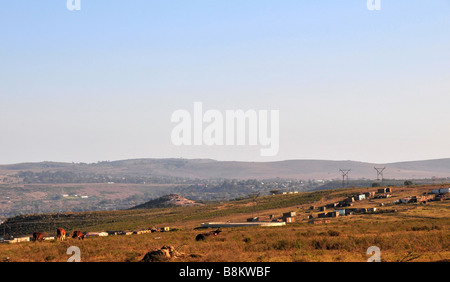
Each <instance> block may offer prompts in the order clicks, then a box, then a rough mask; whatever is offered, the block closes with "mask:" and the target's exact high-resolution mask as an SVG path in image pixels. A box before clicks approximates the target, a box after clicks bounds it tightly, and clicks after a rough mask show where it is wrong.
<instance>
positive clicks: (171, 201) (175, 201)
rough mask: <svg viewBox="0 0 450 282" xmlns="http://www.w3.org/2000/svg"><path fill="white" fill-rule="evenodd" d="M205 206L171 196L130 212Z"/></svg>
mask: <svg viewBox="0 0 450 282" xmlns="http://www.w3.org/2000/svg"><path fill="white" fill-rule="evenodd" d="M201 205H203V204H201V203H197V202H195V201H192V200H189V199H186V198H184V197H181V196H180V195H177V194H170V195H165V196H162V197H160V198H158V199H154V200H150V201H148V202H146V203H143V204H141V205H138V206H135V207H132V208H130V210H139V209H154V208H168V207H190V206H201Z"/></svg>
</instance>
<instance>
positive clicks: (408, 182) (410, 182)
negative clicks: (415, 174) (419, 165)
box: [403, 180, 413, 186]
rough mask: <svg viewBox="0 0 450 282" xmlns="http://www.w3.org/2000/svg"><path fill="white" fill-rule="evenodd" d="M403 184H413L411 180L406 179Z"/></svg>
mask: <svg viewBox="0 0 450 282" xmlns="http://www.w3.org/2000/svg"><path fill="white" fill-rule="evenodd" d="M403 184H405V186H410V185H413V183H412V181H411V180H406V181H405V182H404V183H403Z"/></svg>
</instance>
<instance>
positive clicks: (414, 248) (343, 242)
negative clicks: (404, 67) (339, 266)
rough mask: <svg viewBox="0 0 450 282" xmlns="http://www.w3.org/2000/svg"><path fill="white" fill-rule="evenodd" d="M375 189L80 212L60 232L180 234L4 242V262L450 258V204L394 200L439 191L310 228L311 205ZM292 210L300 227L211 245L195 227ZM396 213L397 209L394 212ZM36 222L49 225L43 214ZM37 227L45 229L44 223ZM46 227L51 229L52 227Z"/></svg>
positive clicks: (0, 253) (236, 235)
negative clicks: (152, 256)
mask: <svg viewBox="0 0 450 282" xmlns="http://www.w3.org/2000/svg"><path fill="white" fill-rule="evenodd" d="M368 189H369V190H370V189H373V188H356V189H346V190H326V191H320V192H311V193H299V194H292V195H274V196H266V197H261V198H258V199H257V202H256V204H254V202H253V201H252V200H251V199H245V200H239V201H228V202H225V203H221V204H220V203H216V204H209V205H205V206H201V207H196V206H194V207H176V208H163V209H149V210H133V211H111V212H93V213H74V214H73V215H71V216H68V215H67V217H66V218H65V220H62V219H61V222H57V220H56V219H54V220H53V224H54V227H55V231H56V226H58V227H61V226H60V225H63V224H67V225H65V227H67V229H68V230H73V228H77V229H80V230H86V231H103V230H138V229H141V228H150V227H163V226H170V227H171V228H176V229H175V230H176V231H171V232H153V233H147V234H142V235H130V236H124V235H118V236H108V237H89V238H86V239H85V240H75V239H68V240H66V241H62V242H61V241H54V240H50V241H44V242H24V243H18V244H0V260H7V261H42V262H45V261H49V262H58V261H66V260H67V259H68V258H69V256H70V255H67V254H66V251H67V248H68V247H69V246H77V247H79V248H80V251H81V260H82V261H94V262H103V261H115V262H126V261H128V262H138V261H141V260H142V259H143V258H144V256H145V255H146V254H147V253H148V252H151V251H154V250H159V249H161V248H162V247H163V246H173V247H174V248H175V249H176V250H177V251H179V252H181V253H183V254H186V255H184V256H182V257H180V258H176V259H174V260H176V261H194V262H217V261H219V262H240V261H242V262H248V261H251V262H297V261H298V262H300V261H306V262H310V261H311V262H319V261H329V262H334V261H340V262H341V261H343V262H347V261H356V262H364V261H367V260H368V259H369V258H370V256H371V255H368V254H367V249H368V248H369V247H371V246H376V247H378V248H379V249H380V250H381V260H382V261H387V262H397V261H398V262H400V261H402V262H407V261H414V262H416V261H449V259H450V232H449V226H450V217H449V214H450V201H449V200H445V201H436V202H429V203H427V204H425V205H422V204H417V203H414V204H398V205H394V204H393V203H392V202H393V200H395V199H398V198H400V197H404V196H407V195H410V194H417V193H423V192H426V191H429V190H431V189H433V186H421V187H408V188H396V190H394V193H393V197H392V198H388V199H376V200H364V201H361V202H360V203H358V205H361V206H362V205H365V206H379V210H380V211H385V212H379V213H373V214H354V215H352V216H345V217H338V218H332V219H331V222H330V223H328V224H310V223H308V219H307V216H308V215H313V216H314V217H315V216H316V215H317V212H316V211H315V210H311V209H310V206H311V205H315V206H318V205H323V204H326V203H329V202H333V201H337V200H340V199H343V198H344V197H346V195H347V194H352V193H360V192H361V191H367V190H368ZM381 203H383V207H381V205H380V204H381ZM355 205H356V204H355ZM290 210H292V211H296V213H297V217H296V222H294V223H290V224H287V225H286V226H282V227H240V228H223V229H222V232H221V233H220V235H218V236H209V237H208V238H207V239H206V240H204V241H196V240H195V237H196V236H197V235H198V234H199V233H202V232H205V231H202V230H196V229H195V227H198V226H199V225H200V223H202V222H208V221H227V220H229V221H245V220H246V218H249V217H252V216H253V215H257V216H261V217H264V216H268V215H270V214H275V215H277V214H281V213H283V212H286V211H290ZM390 210H396V212H388V211H390ZM47 216H48V215H47ZM34 220H36V221H39V220H40V221H42V219H39V217H36V218H34ZM31 221H32V220H29V222H31ZM18 222H19V219H18V218H16V223H18ZM12 223H13V222H12V221H11V222H10V223H9V224H12ZM23 226H25V224H24V225H23ZM33 228H34V229H37V228H39V225H36V226H34V227H33ZM40 228H41V229H43V230H41V231H47V230H46V229H48V228H49V227H48V226H41V227H40ZM52 232H54V231H52Z"/></svg>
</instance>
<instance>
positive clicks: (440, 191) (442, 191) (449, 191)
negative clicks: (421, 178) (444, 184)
mask: <svg viewBox="0 0 450 282" xmlns="http://www.w3.org/2000/svg"><path fill="white" fill-rule="evenodd" d="M439 193H440V194H447V193H450V188H441V189H439Z"/></svg>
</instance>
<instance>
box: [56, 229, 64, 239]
mask: <svg viewBox="0 0 450 282" xmlns="http://www.w3.org/2000/svg"><path fill="white" fill-rule="evenodd" d="M56 238H57V239H58V240H61V241H63V240H64V239H66V230H64V229H62V228H58V229H56Z"/></svg>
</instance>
